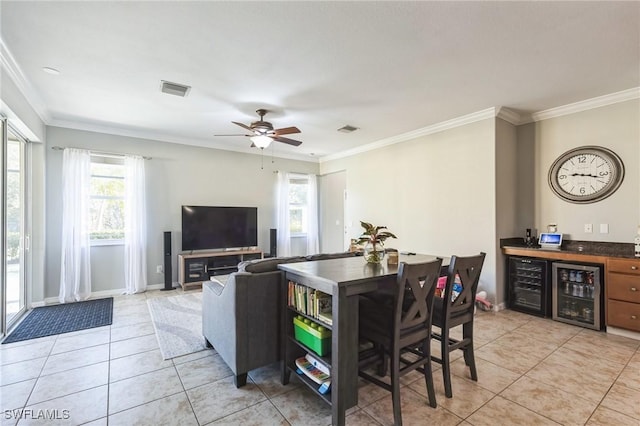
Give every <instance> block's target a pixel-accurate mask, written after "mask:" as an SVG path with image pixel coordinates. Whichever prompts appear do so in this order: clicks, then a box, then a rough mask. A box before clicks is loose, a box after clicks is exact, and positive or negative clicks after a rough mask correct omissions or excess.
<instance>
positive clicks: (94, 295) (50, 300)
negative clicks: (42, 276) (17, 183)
mask: <svg viewBox="0 0 640 426" xmlns="http://www.w3.org/2000/svg"><path fill="white" fill-rule="evenodd" d="M173 284H174V285H175V284H178V283H173ZM163 288H164V284H151V285H148V286H147V291H149V290H160V289H163ZM124 292H125V289H124V288H116V289H112V290H102V291H92V292H91V296H90V297H89V299H100V298H103V297H109V296H122V295H124ZM57 304H58V297H47V298H45V299H44V300H43V301H39V302H31V306H30V307H31V308H39V307H41V306H47V305H57Z"/></svg>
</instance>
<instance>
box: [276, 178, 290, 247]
mask: <svg viewBox="0 0 640 426" xmlns="http://www.w3.org/2000/svg"><path fill="white" fill-rule="evenodd" d="M289 176H290V174H289V173H286V172H278V238H277V240H278V256H280V257H283V256H291V231H290V226H289Z"/></svg>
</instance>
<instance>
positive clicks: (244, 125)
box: [232, 121, 253, 132]
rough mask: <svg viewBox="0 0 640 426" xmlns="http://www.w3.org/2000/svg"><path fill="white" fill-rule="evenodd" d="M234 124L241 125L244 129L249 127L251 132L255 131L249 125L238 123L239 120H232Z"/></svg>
mask: <svg viewBox="0 0 640 426" xmlns="http://www.w3.org/2000/svg"><path fill="white" fill-rule="evenodd" d="M232 123H233V124H235V125H236V126H240V127H242V128H244V129H247V130H248V131H250V132H253V129H252V128H251V127H249V126H247V125H246V124H242V123H238V122H237V121H232Z"/></svg>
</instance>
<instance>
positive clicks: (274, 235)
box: [269, 228, 278, 257]
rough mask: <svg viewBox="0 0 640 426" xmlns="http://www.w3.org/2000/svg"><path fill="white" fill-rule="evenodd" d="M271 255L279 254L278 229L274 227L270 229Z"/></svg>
mask: <svg viewBox="0 0 640 426" xmlns="http://www.w3.org/2000/svg"><path fill="white" fill-rule="evenodd" d="M269 256H270V257H277V256H278V231H277V230H275V229H273V228H271V229H270V230H269Z"/></svg>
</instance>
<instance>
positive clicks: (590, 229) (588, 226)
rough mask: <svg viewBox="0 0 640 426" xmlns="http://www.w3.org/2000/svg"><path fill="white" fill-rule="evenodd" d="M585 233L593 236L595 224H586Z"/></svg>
mask: <svg viewBox="0 0 640 426" xmlns="http://www.w3.org/2000/svg"><path fill="white" fill-rule="evenodd" d="M584 232H585V233H587V234H591V233H592V232H593V223H585V224H584Z"/></svg>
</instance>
